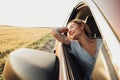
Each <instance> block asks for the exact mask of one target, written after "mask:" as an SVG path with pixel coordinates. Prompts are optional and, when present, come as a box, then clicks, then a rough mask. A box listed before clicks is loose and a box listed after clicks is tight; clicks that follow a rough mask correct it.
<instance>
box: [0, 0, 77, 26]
mask: <svg viewBox="0 0 120 80" xmlns="http://www.w3.org/2000/svg"><path fill="white" fill-rule="evenodd" d="M78 2H79V0H0V25H12V26H21V27H61V26H63V24H64V22H65V20H66V18H67V16H68V14H69V13H70V12H71V11H72V9H73V7H74V6H75V5H76V4H77V3H78Z"/></svg>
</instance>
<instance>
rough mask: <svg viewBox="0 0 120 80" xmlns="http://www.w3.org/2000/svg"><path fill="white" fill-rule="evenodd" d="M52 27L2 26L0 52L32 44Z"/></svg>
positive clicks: (0, 29)
mask: <svg viewBox="0 0 120 80" xmlns="http://www.w3.org/2000/svg"><path fill="white" fill-rule="evenodd" d="M50 31H51V28H21V27H8V26H0V52H1V53H2V52H4V51H6V50H13V49H17V48H20V47H23V46H25V45H27V44H30V43H32V42H34V41H36V40H38V39H40V38H42V37H43V36H45V35H46V34H48V33H50Z"/></svg>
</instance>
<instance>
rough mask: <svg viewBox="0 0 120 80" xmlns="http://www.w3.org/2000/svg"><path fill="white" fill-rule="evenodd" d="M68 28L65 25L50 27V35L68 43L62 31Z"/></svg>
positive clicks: (68, 40)
mask: <svg viewBox="0 0 120 80" xmlns="http://www.w3.org/2000/svg"><path fill="white" fill-rule="evenodd" d="M67 31H68V28H66V27H61V28H55V29H52V35H53V36H54V37H55V38H56V39H57V40H58V41H60V42H62V43H63V44H66V45H68V44H69V43H70V39H69V38H68V37H67V36H65V35H64V34H63V33H65V32H67Z"/></svg>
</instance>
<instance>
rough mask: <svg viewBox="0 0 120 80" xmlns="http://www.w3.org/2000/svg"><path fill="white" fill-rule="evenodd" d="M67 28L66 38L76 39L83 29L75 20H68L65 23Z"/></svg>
mask: <svg viewBox="0 0 120 80" xmlns="http://www.w3.org/2000/svg"><path fill="white" fill-rule="evenodd" d="M67 28H68V32H67V36H68V38H70V39H72V40H78V39H79V37H80V35H81V34H82V31H83V30H82V28H81V25H79V24H77V23H75V22H70V23H69V24H68V25H67Z"/></svg>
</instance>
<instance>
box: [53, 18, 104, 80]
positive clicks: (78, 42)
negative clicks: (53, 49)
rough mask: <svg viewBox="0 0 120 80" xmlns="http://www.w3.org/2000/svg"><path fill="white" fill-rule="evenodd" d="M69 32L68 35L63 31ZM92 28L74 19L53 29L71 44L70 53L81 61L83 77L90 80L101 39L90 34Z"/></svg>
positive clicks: (65, 41)
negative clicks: (64, 25) (63, 25)
mask: <svg viewBox="0 0 120 80" xmlns="http://www.w3.org/2000/svg"><path fill="white" fill-rule="evenodd" d="M65 32H67V36H65V35H64V34H63V33H65ZM90 33H91V32H90V30H89V27H88V26H87V24H86V23H85V21H82V20H79V19H74V20H72V21H70V22H69V23H68V25H67V27H61V28H56V29H53V30H52V34H53V36H54V37H55V38H56V39H57V40H58V41H60V42H62V43H63V44H65V45H69V46H70V47H71V48H70V50H69V51H70V53H71V54H73V55H74V56H75V57H76V58H77V59H78V61H79V63H80V70H81V71H82V79H83V80H90V79H91V74H92V70H93V67H94V64H95V60H96V56H97V53H98V50H99V46H100V44H101V43H102V40H101V39H94V38H91V36H90Z"/></svg>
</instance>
